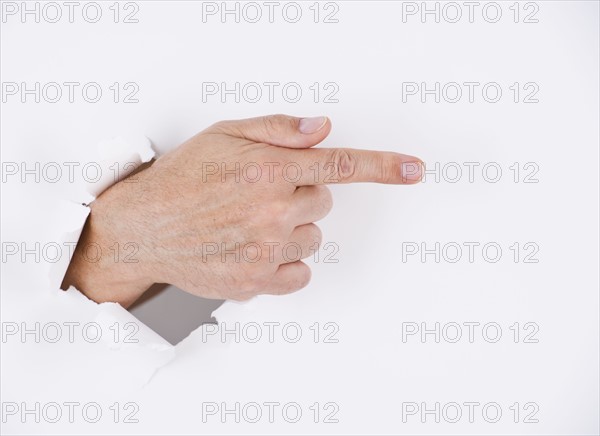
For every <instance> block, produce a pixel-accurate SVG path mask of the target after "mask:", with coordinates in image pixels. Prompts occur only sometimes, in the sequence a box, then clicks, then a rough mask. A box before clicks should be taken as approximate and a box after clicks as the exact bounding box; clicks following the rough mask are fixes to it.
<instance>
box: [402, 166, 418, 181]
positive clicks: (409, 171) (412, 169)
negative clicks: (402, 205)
mask: <svg viewBox="0 0 600 436" xmlns="http://www.w3.org/2000/svg"><path fill="white" fill-rule="evenodd" d="M422 177H423V162H421V161H415V162H402V181H403V182H408V183H410V182H420V181H421V178H422Z"/></svg>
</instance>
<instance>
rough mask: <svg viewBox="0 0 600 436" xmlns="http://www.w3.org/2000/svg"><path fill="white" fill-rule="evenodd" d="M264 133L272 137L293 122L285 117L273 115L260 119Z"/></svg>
mask: <svg viewBox="0 0 600 436" xmlns="http://www.w3.org/2000/svg"><path fill="white" fill-rule="evenodd" d="M262 121H263V125H264V129H265V133H267V135H272V134H274V133H277V132H278V131H280V130H281V128H282V127H288V126H290V124H293V120H292V119H291V118H290V117H288V116H287V115H283V114H275V115H269V116H266V117H263V118H262Z"/></svg>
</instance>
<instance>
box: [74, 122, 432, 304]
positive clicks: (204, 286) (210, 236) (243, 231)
mask: <svg viewBox="0 0 600 436" xmlns="http://www.w3.org/2000/svg"><path fill="white" fill-rule="evenodd" d="M330 130H331V124H330V122H329V120H328V119H327V118H326V117H317V118H304V119H300V118H294V117H290V116H284V115H273V116H267V117H260V118H252V119H247V120H240V121H223V122H219V123H217V124H214V125H213V126H211V127H209V128H208V129H206V130H204V131H203V132H201V133H199V134H198V135H196V136H194V137H193V138H191V139H190V140H188V141H187V142H185V143H184V144H183V145H181V146H180V147H179V148H177V149H175V150H173V151H172V152H170V153H168V154H166V155H164V156H162V157H160V158H159V159H157V160H156V161H155V162H154V164H153V165H151V166H149V167H147V168H145V169H143V170H142V171H140V172H138V173H137V174H135V176H133V177H135V179H134V181H133V182H131V183H127V182H124V181H121V182H119V183H117V184H115V185H113V186H112V187H110V188H109V189H107V190H106V191H105V192H103V193H102V194H101V195H100V196H99V197H98V198H97V199H96V200H95V201H94V202H93V203H91V205H90V208H91V214H90V216H89V218H88V221H87V223H86V225H85V228H84V230H83V233H82V236H81V238H80V240H79V243H78V245H77V248H76V250H75V253H74V255H73V258H72V260H71V264H70V265H69V269H68V271H67V274H66V276H65V280H64V282H63V288H65V287H68V286H69V285H73V286H75V287H77V288H78V289H79V290H81V291H82V292H83V293H84V294H86V295H87V296H88V297H89V298H91V299H93V300H95V301H97V302H105V301H113V302H118V303H121V304H122V305H123V306H125V307H127V306H128V305H130V304H131V303H133V302H134V301H135V300H137V299H138V298H139V297H140V296H141V295H142V294H143V293H144V292H145V291H146V290H147V289H148V288H149V287H150V286H151V285H152V284H154V283H170V284H173V285H175V286H177V287H179V288H181V289H183V290H185V291H187V292H190V293H192V294H194V295H198V296H202V297H205V298H218V299H234V300H245V299H248V298H250V297H252V296H255V295H257V294H287V293H290V292H293V291H296V290H298V289H300V288H302V287H304V286H306V285H307V283H308V282H309V280H310V276H311V273H310V269H309V267H308V266H307V265H306V264H305V263H303V262H302V261H301V260H300V259H304V258H306V257H309V256H310V255H312V254H313V253H314V251H315V247H317V246H318V245H317V244H320V242H321V231H320V230H319V228H318V227H317V226H316V225H315V224H314V222H315V221H318V220H320V219H321V218H323V217H324V216H325V215H327V213H329V211H330V210H331V207H332V198H331V193H330V191H329V189H328V188H327V187H326V186H325V184H327V183H354V182H376V183H388V184H412V183H416V182H418V181H420V179H421V173H422V162H421V161H420V160H419V159H417V158H415V157H411V156H407V155H402V154H397V153H391V152H376V151H367V150H353V149H343V148H330V149H314V148H311V147H313V146H314V145H316V144H318V143H319V142H321V141H322V140H323V139H325V137H326V136H327V135H328V134H329V132H330ZM290 247H291V248H290ZM90 250H91V251H92V252H93V253H92V254H90V253H89V252H90ZM98 253H101V254H102V255H101V256H98ZM117 254H118V256H116V255H117ZM91 258H93V260H94V261H93V262H92V261H90V259H91Z"/></svg>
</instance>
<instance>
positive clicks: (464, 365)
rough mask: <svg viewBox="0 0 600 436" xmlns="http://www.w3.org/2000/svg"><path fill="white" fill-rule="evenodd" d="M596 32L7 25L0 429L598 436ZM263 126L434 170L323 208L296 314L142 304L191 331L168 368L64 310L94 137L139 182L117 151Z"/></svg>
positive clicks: (12, 20) (275, 20) (71, 299)
mask: <svg viewBox="0 0 600 436" xmlns="http://www.w3.org/2000/svg"><path fill="white" fill-rule="evenodd" d="M24 8H26V9H27V10H29V11H31V12H29V13H27V12H25V13H24V10H23V9H24ZM223 9H227V10H229V11H232V12H230V13H225V14H224V15H223ZM98 11H100V13H101V15H98ZM236 11H237V12H236ZM299 11H300V13H301V15H298V12H299ZM427 11H430V12H427ZM436 11H437V12H436ZM258 13H260V14H261V15H257V14H258ZM269 13H271V14H272V15H271V16H270V15H269ZM436 14H437V15H436ZM458 14H460V15H458ZM498 14H501V15H498ZM598 17H599V7H598V3H597V2H594V1H583V2H576V1H548V2H545V1H538V2H521V3H514V4H513V2H497V3H494V2H475V3H469V2H451V3H443V2H442V3H439V2H426V3H422V2H392V1H385V2H359V1H348V2H344V1H337V2H321V3H316V2H297V3H294V2H271V3H269V2H250V3H238V2H227V3H226V4H225V3H222V2H194V1H180V2H160V1H145V2H144V1H141V2H140V1H137V2H122V3H113V2H98V3H93V2H75V3H73V4H66V3H64V2H56V3H51V4H47V3H39V2H27V3H21V2H2V23H1V26H2V30H1V81H2V107H1V110H2V115H1V127H0V129H1V141H2V165H3V166H2V179H3V180H2V181H3V183H2V293H1V295H2V300H1V316H2V344H1V345H2V358H1V359H2V360H1V364H2V369H1V376H2V379H1V380H2V383H1V385H2V388H1V396H2V398H1V402H2V423H1V425H2V433H3V434H81V433H84V434H247V433H251V434H598V432H599V431H600V429H599V423H598V410H599V404H598V394H599V391H598V383H599V380H598V365H599V361H598V351H599V350H598V330H599V328H598V304H599V302H598V198H599V195H598V144H599V137H598V133H599V125H598V120H599V118H600V117H599V110H598V109H599V100H598V95H599V89H598V82H599V81H598V78H599V70H598V65H599V64H598V62H599V55H598V51H599V47H598V41H599V18H598ZM36 21H39V22H36ZM53 21H55V22H53ZM71 21H72V22H71ZM94 21H95V22H94ZM115 21H116V22H115ZM236 21H239V22H236ZM253 21H256V22H253ZM270 21H272V22H270ZM294 21H296V22H294ZM315 21H316V22H315ZM436 21H439V22H436ZM73 82H74V83H73ZM273 82H274V83H273ZM36 83H39V85H36ZM236 83H239V85H237V86H238V88H237V89H238V91H236ZM436 83H437V84H438V85H436ZM36 86H37V87H36ZM270 89H271V90H273V93H272V95H269V90H270ZM69 90H72V95H69ZM98 90H100V92H101V95H100V97H99V100H98V101H97V102H95V103H94V102H92V101H93V100H95V99H96V92H97V91H98ZM227 90H233V91H232V92H226V91H227ZM298 91H299V92H300V93H301V94H297V92H298ZM317 91H318V92H317ZM470 91H471V92H470ZM257 92H259V93H257ZM459 93H460V94H459ZM499 93H500V94H499ZM236 100H237V101H236ZM295 100H297V101H295ZM436 100H437V101H436ZM53 101H55V102H53ZM270 113H288V114H291V115H297V116H312V115H327V116H329V117H330V118H331V120H332V123H333V131H332V133H331V135H330V137H329V138H328V139H327V140H326V141H325V142H324V143H323V144H322V146H324V147H335V146H344V147H356V148H367V149H382V150H393V151H397V152H402V153H406V154H412V155H415V156H419V157H421V158H422V159H423V160H424V161H425V162H426V164H427V177H426V180H425V181H424V182H423V183H422V184H421V185H418V186H410V187H408V186H379V185H370V184H369V185H367V184H363V185H347V186H334V187H333V188H332V189H333V191H334V198H335V207H334V210H333V211H332V213H331V214H330V215H329V216H328V217H327V218H326V219H324V220H323V221H322V222H320V224H319V225H320V227H321V228H322V230H323V234H324V242H325V243H329V245H327V246H326V247H323V249H322V250H321V252H320V256H319V258H315V259H313V260H312V261H311V262H310V263H311V266H312V269H313V279H312V282H311V283H310V285H309V286H308V287H307V288H306V289H304V290H302V291H301V292H298V293H296V294H293V295H289V296H285V297H266V296H265V297H259V298H255V299H253V300H251V301H249V302H247V303H244V304H239V303H232V302H226V303H224V304H223V305H222V306H221V307H220V308H219V309H218V310H217V311H216V312H215V313H214V314H213V316H214V317H215V318H216V319H217V320H218V321H219V324H218V325H215V324H211V325H207V326H205V327H204V328H200V329H196V330H194V328H195V327H196V326H197V325H199V324H200V323H201V322H202V321H206V320H207V319H208V315H209V314H208V312H207V311H210V310H212V309H213V308H215V307H216V306H218V304H219V303H218V302H210V303H207V302H205V301H202V300H195V299H193V300H195V301H194V302H193V303H190V304H195V306H194V307H198V309H197V312H195V311H193V310H188V311H187V312H185V313H184V314H183V315H182V314H181V313H180V312H179V311H180V310H182V309H181V306H182V305H181V304H180V305H179V306H178V305H177V304H174V303H173V304H172V305H170V304H169V301H167V300H169V298H167V299H164V300H163V301H159V302H157V301H154V304H155V306H154V309H155V310H154V312H152V311H151V313H154V314H155V315H151V316H150V317H149V318H148V319H144V321H146V322H148V324H149V325H150V326H151V327H153V328H155V329H156V330H157V331H159V330H160V329H163V330H165V329H166V330H165V331H169V332H170V333H169V334H174V335H175V336H177V334H179V335H180V337H179V339H181V336H182V335H183V336H185V334H187V332H189V331H192V330H194V331H193V332H192V333H191V334H190V335H189V336H188V337H186V338H185V339H184V340H183V341H181V342H180V343H179V344H177V345H176V346H171V345H170V344H169V343H168V342H167V341H166V340H164V339H163V338H161V337H160V336H158V335H157V334H155V333H153V332H152V330H150V329H149V328H148V327H146V326H145V325H144V324H142V323H141V322H140V321H138V320H136V318H135V317H134V316H133V315H131V314H130V313H128V312H126V311H125V310H123V309H121V308H120V307H118V306H116V305H111V304H104V305H100V306H98V305H96V304H95V303H93V302H91V301H88V300H87V299H86V298H85V297H83V296H81V295H80V294H79V293H78V292H77V291H76V290H74V289H73V290H71V291H69V292H68V293H64V292H62V291H59V290H58V289H59V288H58V286H59V284H60V280H61V278H62V275H61V274H62V273H64V269H65V268H66V264H67V263H68V254H67V250H65V247H66V245H65V241H67V242H69V241H70V242H73V241H76V240H77V237H78V232H79V231H80V229H81V225H82V224H83V222H84V220H85V216H86V213H87V211H86V209H85V208H84V207H83V206H80V205H78V203H82V202H84V201H89V200H90V198H89V197H88V196H86V195H85V194H83V189H82V186H83V185H84V184H85V183H84V182H86V181H87V180H88V179H89V178H90V177H92V178H93V176H90V175H89V173H86V172H84V171H83V168H84V167H85V165H86V163H89V162H96V161H99V159H102V158H107V157H108V156H114V154H110V153H108V152H106V150H105V151H103V152H101V151H98V150H99V149H98V147H97V144H98V143H99V142H101V141H106V140H109V139H111V138H114V137H117V136H120V137H123V138H126V140H125V141H121V142H120V144H130V146H131V147H132V149H130V150H128V151H127V152H126V153H125V154H124V155H123V152H124V150H123V149H119V150H118V153H117V154H118V155H119V156H120V157H119V159H121V162H127V161H131V160H132V159H134V160H137V161H139V160H143V159H144V158H148V156H143V153H142V156H137V154H136V152H135V150H142V149H144V145H143V143H142V144H141V145H138V144H137V143H136V142H135V141H134V140H132V139H129V138H139V136H146V137H147V138H148V139H150V141H151V142H152V144H153V147H154V149H155V150H156V151H157V152H158V153H164V152H166V151H168V150H170V149H172V148H174V147H176V146H177V145H178V144H180V143H181V142H183V141H184V140H185V139H187V138H188V137H190V136H192V135H193V134H195V133H196V132H198V131H200V130H202V129H203V128H205V127H207V126H208V125H210V124H211V123H213V122H215V121H218V120H221V119H235V118H245V117H250V116H257V115H263V114H270ZM142 142H143V141H142ZM118 144H119V143H118ZM118 144H117V147H116V148H119V146H118ZM131 144H133V145H131ZM105 148H106V147H105ZM132 150H133V151H132ZM146 150H147V149H146ZM102 153H104V154H102ZM124 156H125V157H124ZM115 159H116V158H115ZM69 162H73V163H74V164H69ZM50 163H52V164H50ZM75 163H79V165H78V166H73V165H75ZM36 165H38V166H36ZM69 165H71V167H72V168H74V172H73V178H72V179H69V177H68V171H67V170H68V168H69ZM57 167H58V168H60V169H61V170H62V174H60V176H59V173H57V172H55V171H56V168H57ZM94 168H95V167H94ZM92 170H93V168H92ZM92 170H90V171H92ZM105 171H109V170H106V169H105ZM36 178H37V180H36ZM53 181H56V183H52V182H53ZM36 243H37V245H36ZM56 246H59V247H62V249H63V250H62V251H60V252H58V254H57V252H56ZM469 247H470V248H471V250H472V251H470V250H469ZM52 250H55V251H52ZM57 258H58V260H56V259H57ZM175 293H176V291H171V294H172V295H176V294H175ZM176 298H177V297H173V299H171V300H170V301H174V299H176ZM158 303H160V304H159V305H158V306H156V304H158ZM161 307H162V308H163V310H160V308H161ZM202 307H204V309H202ZM157 308H158V310H156V309H157ZM207 308H208V309H207ZM153 316H156V317H158V318H157V319H154V320H153V319H152V317H153ZM182 318H183V320H182ZM36 323H37V324H36ZM171 325H172V328H170V326H171ZM86 326H87V327H86ZM159 327H160V328H159ZM186 329H187V330H186ZM173 332H179V333H177V334H176V333H173ZM182 332H183V333H182ZM258 334H260V337H259V336H258ZM163 335H164V336H165V338H166V339H169V340H171V338H169V337H167V336H168V335H167V334H165V333H163ZM96 340H97V341H96ZM95 341H96V342H95ZM136 341H137V342H136ZM175 342H176V341H175Z"/></svg>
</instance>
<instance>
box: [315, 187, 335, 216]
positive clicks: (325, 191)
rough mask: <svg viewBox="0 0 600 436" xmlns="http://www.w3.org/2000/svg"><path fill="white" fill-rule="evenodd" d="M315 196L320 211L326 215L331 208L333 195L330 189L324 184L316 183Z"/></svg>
mask: <svg viewBox="0 0 600 436" xmlns="http://www.w3.org/2000/svg"><path fill="white" fill-rule="evenodd" d="M315 188H317V198H318V206H319V209H320V211H321V212H322V213H323V214H324V215H327V214H328V213H329V212H330V211H331V209H333V195H331V190H330V189H329V188H328V187H327V186H325V185H317V186H315Z"/></svg>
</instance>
